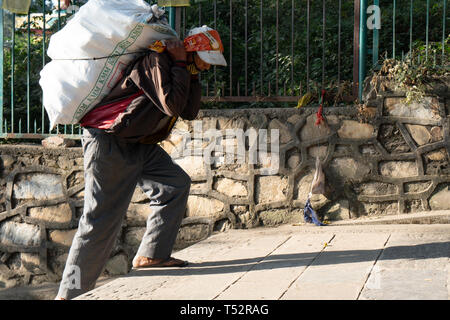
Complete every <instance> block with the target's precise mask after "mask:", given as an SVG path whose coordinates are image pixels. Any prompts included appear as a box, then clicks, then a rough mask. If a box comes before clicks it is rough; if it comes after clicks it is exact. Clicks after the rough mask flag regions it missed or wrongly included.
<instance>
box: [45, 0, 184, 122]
mask: <svg viewBox="0 0 450 320" xmlns="http://www.w3.org/2000/svg"><path fill="white" fill-rule="evenodd" d="M163 14H164V11H163V10H161V9H159V8H158V7H157V6H156V5H153V6H152V7H151V6H150V5H149V4H147V3H146V2H144V1H143V0H90V1H88V2H87V3H86V4H85V5H83V6H82V7H81V8H80V10H79V12H77V13H76V14H75V15H74V17H73V18H72V19H71V20H70V21H69V22H68V23H67V25H66V26H65V27H64V28H62V29H61V30H60V31H58V32H57V33H55V34H54V35H53V36H52V37H51V38H50V44H49V48H48V51H47V54H48V56H49V57H50V58H52V61H51V62H50V63H48V64H47V65H46V66H45V67H44V68H43V69H42V71H41V73H40V75H41V79H40V81H39V84H40V85H41V87H42V90H43V100H44V107H45V109H46V111H47V114H48V116H49V119H50V126H51V127H52V128H53V127H54V126H55V125H57V124H75V123H78V122H79V121H80V120H81V119H82V117H83V116H84V115H85V114H86V113H87V112H89V111H90V110H91V109H92V108H93V107H94V106H95V105H96V104H98V103H99V102H100V101H101V100H102V99H103V98H104V97H105V96H106V95H107V94H108V93H109V92H110V91H111V89H112V88H113V87H114V85H115V84H117V82H118V81H119V80H120V78H121V76H122V73H123V71H124V69H125V68H126V66H127V64H128V63H130V62H131V61H132V60H133V59H134V58H135V57H136V55H137V53H136V52H139V51H142V50H143V49H146V48H147V47H148V45H149V44H150V43H151V42H152V41H154V40H161V39H170V38H175V37H178V36H177V34H176V32H175V31H174V30H173V29H172V28H170V26H169V25H168V24H167V20H166V19H165V18H163V17H162V15H163ZM125 53H132V54H125ZM102 57H108V58H102ZM93 58H96V59H93ZM97 58H102V59H97Z"/></svg>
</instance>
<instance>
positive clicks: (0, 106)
mask: <svg viewBox="0 0 450 320" xmlns="http://www.w3.org/2000/svg"><path fill="white" fill-rule="evenodd" d="M0 43H1V48H0V49H1V50H0V135H2V134H3V58H4V54H3V45H4V38H3V1H2V0H0Z"/></svg>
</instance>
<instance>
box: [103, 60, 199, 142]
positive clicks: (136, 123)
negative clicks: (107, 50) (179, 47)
mask: <svg viewBox="0 0 450 320" xmlns="http://www.w3.org/2000/svg"><path fill="white" fill-rule="evenodd" d="M140 90H141V91H142V92H143V93H144V94H143V95H141V96H139V97H137V98H135V99H133V100H132V102H131V103H130V104H129V105H128V107H127V108H126V110H125V111H124V112H122V113H121V114H120V115H119V116H118V117H117V118H116V119H115V121H114V122H113V124H112V125H111V127H110V128H109V129H105V131H106V132H108V133H112V134H115V135H117V136H119V137H121V138H123V139H124V140H126V141H127V142H132V143H133V142H141V143H157V142H160V141H162V140H164V139H166V138H167V136H168V135H169V133H170V130H171V129H172V127H173V125H174V123H175V120H176V119H177V118H178V117H181V118H183V119H186V120H193V119H195V117H196V116H197V114H198V110H199V108H200V98H201V87H200V83H199V81H198V78H193V77H191V75H190V73H189V72H188V71H187V69H186V67H183V66H180V65H177V64H175V63H174V62H173V61H172V59H171V58H170V57H169V55H168V54H167V53H165V52H164V53H156V52H149V53H148V54H145V55H144V56H142V57H140V58H138V59H136V60H135V61H134V62H133V64H132V65H130V67H129V68H128V69H127V73H126V74H125V76H124V77H123V78H122V80H121V81H120V82H119V83H118V84H117V85H116V86H115V87H114V88H113V89H112V91H111V92H110V93H109V94H108V95H107V96H106V97H105V98H104V99H103V100H102V101H101V103H100V104H99V106H101V105H105V104H109V103H111V102H113V101H116V100H121V99H124V98H126V97H128V96H131V95H134V94H136V93H137V92H139V91H140Z"/></svg>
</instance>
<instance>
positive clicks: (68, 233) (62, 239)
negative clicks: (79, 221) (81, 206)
mask: <svg viewBox="0 0 450 320" xmlns="http://www.w3.org/2000/svg"><path fill="white" fill-rule="evenodd" d="M76 232H77V229H72V230H52V231H50V232H49V233H48V240H49V241H51V242H54V243H55V244H57V245H60V246H64V247H70V246H71V245H72V240H73V237H74V236H75V233H76Z"/></svg>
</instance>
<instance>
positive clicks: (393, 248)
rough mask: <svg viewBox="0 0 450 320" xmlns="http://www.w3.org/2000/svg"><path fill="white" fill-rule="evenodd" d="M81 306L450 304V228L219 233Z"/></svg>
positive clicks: (301, 227)
mask: <svg viewBox="0 0 450 320" xmlns="http://www.w3.org/2000/svg"><path fill="white" fill-rule="evenodd" d="M174 257H176V258H180V259H186V260H188V261H189V262H190V264H189V266H188V267H185V268H153V269H136V270H132V271H131V272H130V273H129V274H128V275H126V276H124V277H121V278H118V279H116V280H113V281H111V282H108V283H107V284H105V285H103V286H99V287H97V288H96V289H94V290H92V291H90V292H88V293H86V294H84V295H82V296H79V297H78V298H77V299H80V300H91V299H101V300H103V299H108V300H110V299H113V300H115V299H119V300H303V299H308V300H310V299H312V300H315V299H321V300H324V299H325V300H326V299H333V300H334V299H335V300H367V299H376V300H380V299H383V300H385V299H387V300H391V299H392V300H398V299H425V300H428V299H436V300H449V298H450V263H449V262H450V224H427V225H423V224H381V225H367V224H366V225H358V224H356V223H355V224H354V225H339V224H337V225H328V226H324V227H316V226H313V225H298V226H294V225H283V226H280V227H277V228H256V229H250V230H229V231H227V232H223V233H218V234H215V235H213V236H211V237H209V238H208V239H206V240H204V241H202V242H199V243H197V244H195V245H193V246H191V247H188V248H186V249H184V250H181V251H178V252H176V253H175V254H174Z"/></svg>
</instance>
